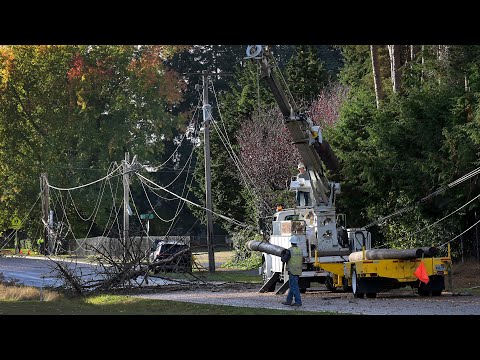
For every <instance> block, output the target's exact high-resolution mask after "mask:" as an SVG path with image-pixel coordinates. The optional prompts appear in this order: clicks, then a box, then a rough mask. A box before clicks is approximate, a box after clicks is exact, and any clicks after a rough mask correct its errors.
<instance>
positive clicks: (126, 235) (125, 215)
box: [123, 152, 130, 261]
mask: <svg viewBox="0 0 480 360" xmlns="http://www.w3.org/2000/svg"><path fill="white" fill-rule="evenodd" d="M129 161H130V154H129V153H128V152H126V153H125V160H124V162H123V245H124V250H123V253H124V261H128V259H129V258H130V256H129V251H130V241H129V240H130V239H129V228H130V222H129V195H130V194H129V193H130V190H129V175H128V162H129Z"/></svg>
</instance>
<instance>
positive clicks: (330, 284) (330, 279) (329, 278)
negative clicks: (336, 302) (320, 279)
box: [325, 275, 337, 292]
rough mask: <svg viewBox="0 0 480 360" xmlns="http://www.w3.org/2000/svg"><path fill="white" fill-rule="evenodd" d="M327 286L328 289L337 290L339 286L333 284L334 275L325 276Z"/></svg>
mask: <svg viewBox="0 0 480 360" xmlns="http://www.w3.org/2000/svg"><path fill="white" fill-rule="evenodd" d="M325 287H326V288H327V290H328V291H332V292H334V291H335V290H337V288H336V287H335V286H334V285H333V277H332V276H330V275H327V276H326V277H325Z"/></svg>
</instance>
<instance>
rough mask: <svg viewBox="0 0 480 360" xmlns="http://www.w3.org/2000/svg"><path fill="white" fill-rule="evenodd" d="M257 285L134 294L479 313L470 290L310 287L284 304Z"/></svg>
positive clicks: (318, 307)
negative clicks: (362, 291) (366, 294)
mask: <svg viewBox="0 0 480 360" xmlns="http://www.w3.org/2000/svg"><path fill="white" fill-rule="evenodd" d="M258 289H259V286H258V285H251V284H244V285H241V286H236V287H234V288H231V287H230V286H218V287H215V288H213V289H208V290H204V289H182V290H177V291H168V292H166V291H162V290H161V289H159V290H158V292H150V293H148V294H147V293H145V294H138V295H135V296H138V297H142V298H150V299H159V300H171V301H183V302H192V303H200V304H215V305H227V306H242V307H253V308H268V309H282V310H290V311H297V309H301V310H304V311H311V312H312V313H315V312H325V311H328V312H333V313H338V314H356V315H480V296H478V295H472V294H469V293H452V292H444V293H443V294H442V296H435V297H428V296H427V297H423V296H419V295H418V294H416V292H415V291H414V290H413V289H396V290H391V291H388V292H383V293H379V294H377V298H375V299H367V298H364V299H355V298H354V297H353V294H351V293H343V292H334V293H333V292H330V291H327V290H326V289H325V288H322V287H320V288H311V289H309V290H308V291H307V292H306V293H304V294H302V301H303V306H301V307H298V308H297V307H291V306H285V305H282V304H281V302H282V301H283V300H284V299H285V295H275V294H274V293H259V292H258Z"/></svg>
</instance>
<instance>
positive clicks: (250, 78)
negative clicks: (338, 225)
mask: <svg viewBox="0 0 480 360" xmlns="http://www.w3.org/2000/svg"><path fill="white" fill-rule="evenodd" d="M245 48H246V46H240V45H194V46H180V47H177V46H3V47H0V202H1V206H0V229H4V230H5V229H8V227H9V221H10V219H11V217H12V214H14V213H18V214H20V215H21V214H26V213H27V212H28V211H29V208H30V207H31V206H32V205H33V202H34V200H35V198H36V197H37V195H38V191H39V186H38V184H39V182H38V181H39V175H40V173H48V176H49V178H50V179H51V181H52V183H53V182H54V183H55V185H59V186H64V187H69V186H75V185H78V184H82V183H88V182H89V181H92V180H94V179H97V178H99V177H101V176H103V175H105V173H106V171H107V170H108V169H111V166H112V163H113V162H115V161H116V162H119V161H121V159H122V158H123V154H124V153H125V152H126V151H129V152H130V153H131V154H132V155H133V154H136V155H137V156H138V158H139V159H141V160H142V162H145V163H151V164H153V165H154V164H159V163H163V162H165V163H166V166H164V167H163V170H160V171H159V172H157V173H152V174H150V175H151V178H152V179H153V180H154V181H156V182H157V183H159V184H163V185H165V184H169V183H170V182H171V181H172V180H174V179H175V178H176V177H177V176H178V175H179V174H180V172H181V169H182V168H183V167H184V166H185V162H186V161H187V160H188V159H190V160H191V167H189V168H190V173H193V176H194V180H193V182H191V183H190V181H187V184H188V189H189V191H190V193H189V195H188V198H189V199H190V200H192V201H195V202H197V203H199V204H203V203H204V201H205V200H204V199H205V190H204V183H205V181H204V155H203V147H202V146H201V143H199V141H201V140H202V132H201V126H202V116H201V91H199V88H198V87H195V84H199V85H201V81H200V79H201V78H200V77H199V76H198V73H199V72H202V71H209V72H210V73H215V74H216V75H212V76H211V77H210V79H211V82H212V85H211V86H210V88H209V91H210V100H209V102H210V103H211V104H212V108H213V116H214V121H213V123H212V125H211V135H210V136H211V157H212V163H211V169H212V197H213V208H214V209H213V210H214V211H216V212H218V213H221V214H223V215H225V216H227V217H231V218H233V219H236V220H238V221H241V222H243V223H245V224H248V225H250V226H252V227H254V228H255V227H257V225H258V219H260V218H265V219H266V221H269V220H268V216H269V215H271V214H272V213H273V211H274V209H275V207H276V205H277V203H284V204H285V205H288V204H292V203H293V193H291V192H288V191H287V190H286V189H287V188H288V181H289V179H290V176H291V175H293V174H294V173H295V172H296V163H297V162H298V160H299V159H300V158H299V154H298V152H297V151H296V149H295V147H294V146H293V145H291V144H290V142H289V138H288V133H287V132H286V131H285V128H284V126H283V123H282V117H281V115H280V113H279V112H278V109H277V106H276V104H275V101H274V99H273V97H272V94H271V93H270V91H269V90H268V89H267V87H266V86H265V84H264V83H263V82H262V81H261V80H260V79H259V69H258V64H256V63H255V62H254V61H246V60H245V59H244V56H245V55H244V54H245ZM274 55H275V57H276V59H277V63H278V65H279V69H280V70H281V71H282V73H283V74H284V77H285V80H286V83H287V84H288V87H289V89H290V91H291V93H292V95H293V97H294V98H295V99H296V100H297V101H298V104H300V106H301V108H302V110H303V111H305V112H306V113H308V114H309V115H310V116H311V117H312V119H313V120H314V122H316V123H317V124H319V125H320V126H321V127H322V131H323V133H324V137H325V138H326V139H328V141H329V143H330V145H331V146H332V148H333V150H334V151H335V153H336V155H337V156H338V157H339V159H340V160H341V163H342V170H341V173H340V174H339V175H337V177H336V178H335V180H338V181H340V182H341V183H342V194H341V195H340V196H339V197H338V199H337V205H338V207H339V211H340V212H342V213H345V214H347V219H348V224H349V226H352V227H354V226H365V225H366V224H373V223H375V225H372V227H371V228H370V230H371V231H373V232H374V245H375V246H395V247H411V246H416V245H439V244H443V243H445V242H446V241H448V240H449V239H451V238H453V237H454V236H456V235H457V234H460V233H461V232H463V231H465V230H466V229H468V228H469V227H471V226H472V225H474V224H475V222H476V221H478V219H479V218H480V216H479V214H478V205H477V202H475V201H474V202H472V203H471V204H469V205H468V206H467V207H465V208H462V209H461V211H458V212H456V213H455V214H454V215H452V216H450V217H449V218H448V219H446V220H445V221H443V222H441V223H439V224H437V225H435V226H432V227H429V228H427V229H424V230H422V229H423V228H425V227H427V226H428V225H429V224H432V223H433V222H434V221H436V220H438V219H440V218H442V217H444V216H446V215H448V214H451V213H452V212H454V211H455V210H456V209H458V208H459V207H461V206H462V205H463V204H465V203H467V202H468V201H470V200H472V199H474V198H475V197H476V196H477V195H478V190H479V188H478V176H475V177H472V178H471V179H469V180H468V181H465V182H463V183H461V184H459V185H457V186H455V187H454V188H451V189H447V190H445V191H443V192H441V193H439V194H438V195H436V196H432V197H430V198H428V199H427V200H426V201H420V200H421V199H423V198H424V197H425V196H427V195H428V194H431V193H432V192H434V191H435V190H438V189H440V188H442V187H444V186H446V185H447V184H449V183H451V182H452V181H454V180H456V179H458V178H460V177H461V176H463V175H465V174H467V173H469V172H470V171H472V170H474V169H475V168H476V167H478V165H479V160H478V154H479V145H480V135H479V134H480V132H479V128H478V127H479V121H480V118H479V116H480V114H479V112H478V103H477V101H478V100H477V99H478V95H479V92H480V80H479V79H480V68H479V65H480V62H479V58H480V57H479V56H480V47H479V46H475V45H455V46H453V45H349V46H347V45H342V46H312V45H310V46H305V45H298V46H295V45H288V46H287V45H282V46H275V47H274ZM213 90H215V93H213ZM194 117H195V118H194ZM192 120H194V121H192ZM187 129H189V131H190V135H191V136H190V137H189V139H188V141H186V146H178V144H179V141H180V139H182V136H183V135H184V134H185V132H186V131H187ZM184 140H185V139H184ZM199 145H200V146H199ZM192 151H194V152H193V155H192V156H190V155H191V152H192ZM172 153H173V154H175V156H171V155H172ZM120 186H121V185H120ZM183 186H184V184H183V183H182V184H181V185H174V186H173V188H172V191H174V192H176V193H179V194H180V193H181V192H182V188H183ZM107 190H108V191H110V189H107ZM107 190H106V191H107ZM98 191H99V189H98V188H97V189H90V190H87V189H86V190H82V192H81V193H78V195H74V194H73V193H72V196H77V197H76V198H75V201H76V204H77V206H78V207H79V209H77V210H78V211H79V212H80V213H81V214H82V216H84V217H88V215H89V214H91V213H92V211H93V210H94V209H96V207H97V203H96V199H97V195H98ZM132 194H133V196H135V197H136V198H138V199H139V200H138V201H139V202H138V204H139V207H140V208H141V209H140V211H142V212H145V211H148V210H149V207H150V204H149V203H148V201H146V199H145V196H144V195H145V194H144V190H143V189H142V187H141V186H140V185H139V184H132ZM109 201H110V202H111V199H110V200H109ZM107 202H108V201H107V200H105V202H104V203H103V202H102V204H101V205H100V206H99V207H98V208H99V211H98V217H97V220H96V223H95V224H92V223H88V222H82V221H77V222H76V223H75V224H72V226H74V227H76V229H77V230H78V231H80V233H81V232H82V231H83V233H85V232H86V231H87V229H89V228H91V227H92V226H93V233H95V234H99V233H101V231H102V229H103V227H104V226H105V223H106V222H107V219H108V218H109V214H110V213H109V212H110V206H111V205H110V204H108V203H107ZM178 204H179V203H178V201H177V202H173V201H171V200H168V199H163V200H162V199H157V200H156V202H155V204H154V205H155V207H156V210H157V211H158V213H159V214H161V215H162V216H165V217H169V214H170V215H171V213H172V212H176V211H177V209H178V206H177V205H178ZM405 207H409V209H410V210H409V211H405V212H403V213H402V214H400V215H398V216H395V217H392V218H389V219H388V220H387V221H378V223H376V222H377V220H378V219H380V218H381V217H382V216H385V215H388V214H392V213H395V212H396V211H399V210H401V209H403V208H405ZM39 211H40V209H39V207H37V208H35V209H34V210H33V211H32V212H31V215H30V218H29V220H28V221H29V225H28V226H26V229H29V230H28V231H29V233H30V235H31V236H36V234H35V233H36V232H37V231H38V230H37V228H38V225H37V224H38V219H39ZM67 211H70V212H71V214H70V215H72V217H73V216H75V213H74V211H75V210H73V209H69V210H68V209H67ZM181 211H182V212H181V214H182V215H183V217H182V218H183V220H182V221H181V222H179V223H176V224H175V226H174V227H177V228H181V229H182V231H186V230H187V229H190V228H192V226H193V227H194V228H195V229H196V230H197V231H199V230H200V229H201V227H200V226H201V225H200V224H201V223H203V224H204V223H205V212H204V211H203V210H201V209H199V208H196V207H193V206H188V208H187V207H184V208H183V209H182V210H181ZM170 217H171V216H170ZM197 219H198V221H197ZM214 221H215V224H216V228H215V229H216V230H215V231H217V232H227V233H229V234H231V235H234V234H236V233H239V231H240V227H239V226H238V225H235V224H234V223H232V222H228V221H225V220H223V219H221V218H217V217H214ZM169 228H171V226H170V224H159V223H155V224H154V225H153V231H155V232H156V233H162V232H166V231H167V230H168V229H169ZM168 231H172V230H171V229H170V230H168ZM460 241H461V243H460ZM462 246H463V251H464V253H468V254H470V255H473V256H476V252H478V248H477V237H476V231H475V228H473V229H472V230H471V231H469V232H466V233H465V234H464V235H463V236H462V237H461V239H459V240H458V241H454V242H452V249H453V253H454V256H459V254H460V252H461V251H462V250H461V247H462Z"/></svg>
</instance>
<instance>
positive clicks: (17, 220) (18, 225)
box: [12, 216, 22, 230]
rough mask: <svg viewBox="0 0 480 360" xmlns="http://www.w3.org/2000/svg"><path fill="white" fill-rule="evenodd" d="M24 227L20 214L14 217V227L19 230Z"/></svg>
mask: <svg viewBox="0 0 480 360" xmlns="http://www.w3.org/2000/svg"><path fill="white" fill-rule="evenodd" d="M21 228H22V220H20V218H19V217H18V216H15V217H14V218H13V219H12V229H15V230H18V229H21Z"/></svg>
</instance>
